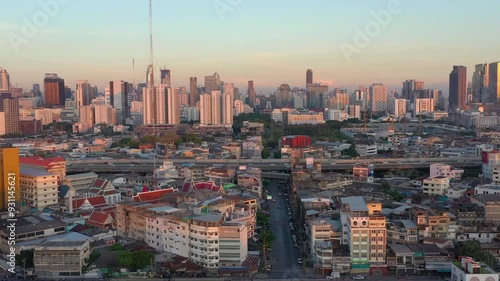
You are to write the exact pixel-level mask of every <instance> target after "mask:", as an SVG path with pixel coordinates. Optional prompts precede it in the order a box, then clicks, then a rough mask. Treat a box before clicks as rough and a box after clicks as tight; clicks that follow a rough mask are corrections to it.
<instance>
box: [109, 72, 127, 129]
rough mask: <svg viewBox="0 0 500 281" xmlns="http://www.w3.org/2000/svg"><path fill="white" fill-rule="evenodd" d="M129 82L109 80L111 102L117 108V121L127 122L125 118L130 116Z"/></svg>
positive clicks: (119, 122) (120, 122)
mask: <svg viewBox="0 0 500 281" xmlns="http://www.w3.org/2000/svg"><path fill="white" fill-rule="evenodd" d="M128 90H129V83H127V82H125V81H110V82H109V97H110V104H111V106H113V108H114V109H116V122H117V123H118V124H122V125H124V124H125V120H126V119H127V117H129V116H130V112H129V105H128V95H129V93H128Z"/></svg>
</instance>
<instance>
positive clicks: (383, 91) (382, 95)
mask: <svg viewBox="0 0 500 281" xmlns="http://www.w3.org/2000/svg"><path fill="white" fill-rule="evenodd" d="M369 96H370V111H371V112H386V111H387V86H386V85H384V84H382V83H374V84H372V85H371V86H370V95H369Z"/></svg>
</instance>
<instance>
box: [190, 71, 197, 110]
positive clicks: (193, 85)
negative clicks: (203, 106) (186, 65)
mask: <svg viewBox="0 0 500 281" xmlns="http://www.w3.org/2000/svg"><path fill="white" fill-rule="evenodd" d="M199 101H200V93H199V92H198V78H197V77H189V105H190V106H196V103H197V102H199Z"/></svg>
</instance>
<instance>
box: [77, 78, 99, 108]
mask: <svg viewBox="0 0 500 281" xmlns="http://www.w3.org/2000/svg"><path fill="white" fill-rule="evenodd" d="M94 98H95V96H94V91H93V89H92V86H90V84H89V81H87V80H77V81H76V92H75V102H76V108H77V109H78V108H80V107H82V106H86V105H90V104H91V103H92V100H93V99H94Z"/></svg>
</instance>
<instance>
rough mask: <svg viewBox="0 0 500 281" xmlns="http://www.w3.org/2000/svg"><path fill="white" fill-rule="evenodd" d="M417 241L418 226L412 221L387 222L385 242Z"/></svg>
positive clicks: (403, 242)
mask: <svg viewBox="0 0 500 281" xmlns="http://www.w3.org/2000/svg"><path fill="white" fill-rule="evenodd" d="M418 241H419V237H418V227H417V225H416V224H415V223H414V222H413V221H411V220H398V221H392V222H387V244H409V243H418Z"/></svg>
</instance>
